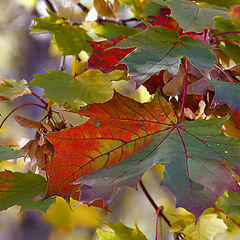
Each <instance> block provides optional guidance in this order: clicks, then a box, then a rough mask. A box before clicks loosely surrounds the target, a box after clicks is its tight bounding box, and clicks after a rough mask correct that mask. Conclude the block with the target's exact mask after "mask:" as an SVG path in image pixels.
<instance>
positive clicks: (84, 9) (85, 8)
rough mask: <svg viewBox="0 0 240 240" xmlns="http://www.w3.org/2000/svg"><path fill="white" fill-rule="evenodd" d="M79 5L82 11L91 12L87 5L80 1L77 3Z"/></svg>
mask: <svg viewBox="0 0 240 240" xmlns="http://www.w3.org/2000/svg"><path fill="white" fill-rule="evenodd" d="M77 6H78V7H80V8H81V9H82V11H84V12H85V13H88V12H89V9H88V8H87V7H85V6H84V5H83V4H81V3H80V2H79V3H78V4H77Z"/></svg>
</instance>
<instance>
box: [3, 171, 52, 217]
mask: <svg viewBox="0 0 240 240" xmlns="http://www.w3.org/2000/svg"><path fill="white" fill-rule="evenodd" d="M0 182H1V186H0V198H1V203H0V210H6V209H8V208H9V207H11V206H14V205H16V204H17V205H20V206H21V211H26V210H29V209H32V210H40V211H43V212H46V210H47V209H48V208H49V207H50V205H51V204H53V203H54V202H55V197H54V198H49V199H47V200H43V199H44V197H45V194H46V190H47V189H46V188H47V183H46V180H45V178H44V177H42V176H40V175H38V174H34V173H32V172H28V173H19V172H11V171H9V170H5V171H4V172H0ZM38 198H39V199H42V200H39V199H38Z"/></svg>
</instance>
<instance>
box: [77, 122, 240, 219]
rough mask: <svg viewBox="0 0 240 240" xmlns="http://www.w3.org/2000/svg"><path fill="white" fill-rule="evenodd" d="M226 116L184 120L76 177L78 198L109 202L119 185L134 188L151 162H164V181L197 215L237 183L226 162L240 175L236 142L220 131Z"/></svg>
mask: <svg viewBox="0 0 240 240" xmlns="http://www.w3.org/2000/svg"><path fill="white" fill-rule="evenodd" d="M225 122H226V119H224V118H223V119H211V120H202V121H194V122H186V123H182V124H180V125H175V127H172V128H171V129H166V130H165V131H163V132H161V134H158V133H157V134H155V135H154V136H153V141H151V142H150V143H149V144H148V145H147V146H146V147H145V148H143V149H141V150H140V151H138V152H137V153H135V154H133V155H132V156H130V157H128V158H127V159H125V160H124V161H121V162H120V163H117V164H115V165H114V166H112V167H109V168H105V169H100V170H98V171H95V172H92V173H90V174H89V175H87V176H84V177H82V178H80V179H79V180H78V181H76V183H78V184H79V183H82V185H81V187H80V189H79V190H80V192H81V197H80V202H83V203H91V202H92V201H94V200H95V199H103V200H104V202H105V204H108V203H109V202H110V201H111V200H112V199H113V197H114V195H115V194H116V193H117V191H118V189H119V188H120V187H122V186H129V187H133V188H136V186H137V183H138V181H139V179H140V178H141V176H142V175H143V173H144V172H145V171H146V170H147V169H148V168H150V167H151V166H152V164H153V163H163V164H165V166H166V170H165V172H164V181H163V184H165V185H167V186H168V187H169V188H170V189H171V191H172V192H173V194H174V195H175V197H176V201H177V206H179V207H184V208H185V209H187V210H188V211H190V212H192V213H193V214H194V215H195V216H196V219H197V218H198V217H199V216H200V215H201V213H202V212H203V211H204V210H205V209H206V208H209V207H213V206H214V203H215V202H216V201H217V199H218V198H219V197H220V196H221V195H222V194H223V193H224V191H226V190H229V191H233V192H240V187H239V185H238V183H237V180H236V179H235V177H234V176H233V174H232V172H231V171H230V170H229V169H228V167H226V165H225V161H227V162H228V164H229V166H230V167H231V168H232V170H233V171H235V173H237V174H240V163H239V157H240V141H239V140H237V139H234V138H229V137H226V136H224V135H223V134H221V133H220V128H221V126H222V125H223V124H224V123H225Z"/></svg>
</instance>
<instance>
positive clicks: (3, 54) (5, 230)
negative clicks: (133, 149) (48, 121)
mask: <svg viewBox="0 0 240 240" xmlns="http://www.w3.org/2000/svg"><path fill="white" fill-rule="evenodd" d="M52 2H53V3H54V5H55V6H56V8H57V9H58V11H59V13H60V14H61V15H62V16H64V17H66V18H74V17H76V18H79V19H81V16H82V14H83V13H82V12H81V9H80V8H78V7H77V6H74V7H70V8H64V7H63V5H62V4H63V3H64V1H63V0H62V1H61V0H59V1H58V0H55V1H52ZM81 2H82V3H83V4H85V5H86V6H91V5H92V1H88V0H85V1H81ZM0 9H1V15H0V77H4V78H12V79H16V80H21V79H26V80H27V81H30V80H31V79H32V78H33V75H32V74H34V73H41V72H44V68H45V69H58V67H59V64H60V61H61V55H60V53H59V52H58V50H57V49H56V47H55V46H54V45H52V44H51V38H52V36H51V34H41V35H30V34H29V32H30V30H29V29H30V27H31V25H32V24H33V20H32V18H34V17H39V16H46V15H47V12H46V5H45V3H44V1H41V0H38V1H36V0H8V1H5V0H0ZM72 60H73V58H72V57H67V59H66V71H68V72H71V70H70V69H71V64H72ZM31 89H32V90H33V91H34V92H35V93H37V94H38V95H40V96H41V95H42V93H43V92H42V90H41V89H38V88H31ZM37 101H38V100H36V99H35V98H33V97H32V96H24V97H21V98H17V99H15V100H14V101H13V102H11V103H8V102H7V101H3V102H0V112H1V116H0V121H2V120H3V119H4V117H5V116H6V115H7V114H8V113H9V112H10V111H11V110H12V109H14V107H17V106H20V105H22V104H24V103H26V102H37ZM17 114H19V115H21V116H24V117H26V118H29V119H32V120H39V119H41V117H42V116H43V113H42V112H41V110H40V109H36V108H34V107H25V108H22V109H21V110H19V111H18V112H17ZM34 132H35V130H31V129H25V128H22V127H20V126H19V125H18V124H17V123H16V122H15V120H14V119H13V117H10V118H8V120H7V121H6V123H5V124H4V126H3V128H2V129H1V130H0V144H20V143H21V142H22V141H23V140H22V138H27V139H32V138H34ZM0 168H1V170H4V169H9V170H13V171H22V172H24V171H26V170H27V169H26V165H25V164H24V163H23V160H21V161H19V162H18V163H16V164H13V163H10V162H7V161H4V162H2V163H0ZM162 173H163V166H161V165H159V166H155V167H154V168H153V169H151V170H149V171H148V172H147V173H146V174H145V175H144V177H143V182H144V184H145V185H146V188H147V189H148V190H149V192H150V194H151V195H152V197H153V199H154V200H155V201H156V203H157V204H158V206H160V205H163V206H164V213H166V215H167V217H168V218H169V219H170V220H171V219H174V216H173V214H174V213H175V199H174V197H173V196H172V194H171V193H170V192H169V191H168V190H167V189H166V188H165V187H162V186H160V185H159V184H160V182H161V179H162ZM76 204H77V202H76V201H72V200H71V202H70V206H69V205H68V204H67V203H66V202H65V200H63V199H62V198H57V200H56V204H54V205H52V206H51V208H50V209H49V210H48V211H47V212H46V214H42V213H40V212H36V211H28V212H24V213H22V214H19V207H18V206H14V207H11V208H9V209H8V210H6V211H2V212H0V240H79V239H81V240H94V239H98V238H97V236H96V233H95V229H96V228H103V229H105V227H104V221H110V222H115V223H117V222H118V221H119V220H121V222H122V223H124V224H126V225H127V226H129V227H133V228H135V224H137V225H138V227H139V229H140V230H141V231H142V232H143V233H144V234H145V235H146V236H147V238H148V239H149V240H151V239H154V238H155V221H156V213H155V210H154V208H153V207H152V205H151V204H150V203H149V201H148V200H147V198H146V197H145V195H144V193H143V192H142V190H141V189H140V187H139V191H135V190H134V189H130V188H124V189H121V190H120V191H119V193H118V195H117V197H116V198H115V199H114V201H113V202H112V203H111V204H110V206H109V209H110V210H113V211H112V212H105V211H103V210H101V209H98V208H93V207H88V206H87V205H80V206H75V205H76ZM161 224H162V228H163V236H162V239H166V240H168V239H173V235H172V234H171V233H168V232H167V231H166V229H168V226H167V224H166V223H165V222H164V221H162V223H161ZM229 234H230V233H227V232H226V233H224V234H219V235H218V236H217V238H215V239H219V240H220V239H238V238H237V231H235V232H234V234H232V233H231V234H230V235H229ZM229 236H230V238H229Z"/></svg>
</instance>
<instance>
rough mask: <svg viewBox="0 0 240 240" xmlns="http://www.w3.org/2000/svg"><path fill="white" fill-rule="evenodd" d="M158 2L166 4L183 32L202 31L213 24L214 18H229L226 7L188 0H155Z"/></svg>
mask: <svg viewBox="0 0 240 240" xmlns="http://www.w3.org/2000/svg"><path fill="white" fill-rule="evenodd" d="M154 2H156V3H159V4H165V5H166V4H167V5H168V6H169V7H170V8H171V16H172V17H174V18H175V19H176V20H177V21H178V23H179V25H180V27H181V28H183V30H184V31H185V32H202V31H203V30H204V29H206V28H212V27H213V26H214V18H215V17H216V16H222V17H225V18H229V16H228V14H227V12H228V11H229V10H228V9H226V8H223V7H219V5H218V6H213V5H208V4H204V3H202V4H197V3H196V2H192V1H189V0H169V1H164V0H155V1H154Z"/></svg>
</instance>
